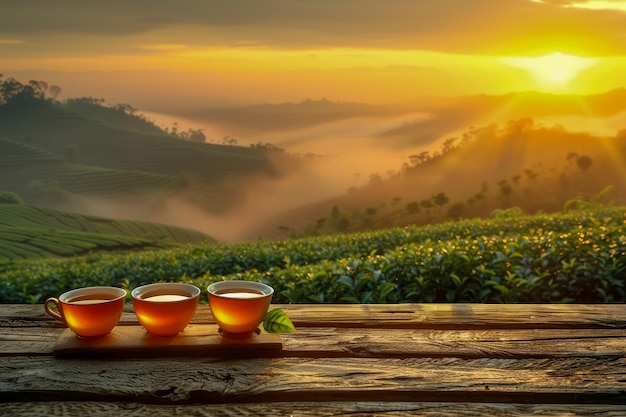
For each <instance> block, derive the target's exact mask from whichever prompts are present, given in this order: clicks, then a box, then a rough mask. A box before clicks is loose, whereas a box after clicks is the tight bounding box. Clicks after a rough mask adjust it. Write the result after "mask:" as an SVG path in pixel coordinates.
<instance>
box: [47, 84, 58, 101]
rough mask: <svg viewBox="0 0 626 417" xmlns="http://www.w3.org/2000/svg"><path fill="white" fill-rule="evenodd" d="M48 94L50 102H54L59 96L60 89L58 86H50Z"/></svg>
mask: <svg viewBox="0 0 626 417" xmlns="http://www.w3.org/2000/svg"><path fill="white" fill-rule="evenodd" d="M48 94H49V95H50V98H51V99H52V100H56V99H57V97H58V96H59V94H61V87H59V86H58V85H51V86H50V88H49V89H48Z"/></svg>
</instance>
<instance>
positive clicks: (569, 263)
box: [0, 207, 626, 303]
mask: <svg viewBox="0 0 626 417" xmlns="http://www.w3.org/2000/svg"><path fill="white" fill-rule="evenodd" d="M625 265H626V207H613V208H597V209H594V210H585V211H576V212H567V213H559V214H551V215H547V214H541V215H535V216H518V217H513V218H511V217H505V218H500V217H494V218H492V219H488V220H482V219H473V220H460V221H456V222H449V223H445V224H438V225H431V226H426V227H416V226H414V227H405V228H395V229H388V230H382V231H376V232H366V233H354V234H339V235H332V236H325V237H315V238H303V239H293V240H285V241H261V242H255V243H246V244H236V245H226V244H203V245H197V246H192V245H186V246H180V247H176V248H172V249H165V250H153V251H144V252H135V253H123V254H91V255H87V256H82V257H75V258H66V259H48V260H24V261H9V262H3V263H0V285H1V287H0V302H3V303H23V302H31V303H41V302H43V301H44V300H45V299H46V298H47V297H49V296H53V295H58V294H60V293H61V292H63V291H66V290H68V289H71V288H75V287H79V286H86V285H114V286H122V287H126V288H129V289H132V288H134V287H136V286H139V285H143V284H146V283H151V282H158V281H181V282H190V283H194V284H196V285H198V286H199V287H200V288H201V289H203V290H205V288H206V286H207V285H208V284H209V283H211V282H214V281H217V280H223V279H245V280H253V281H262V282H265V283H267V284H269V285H271V286H273V287H274V289H275V290H276V293H275V296H274V299H273V301H274V302H275V303H288V302H291V303H311V302H314V303H356V302H358V303H406V302H485V303H526V302H528V303H535V302H542V303H563V302H580V303H613V302H625V301H626V292H625V291H626V290H625V288H624V280H625V279H626V266H625Z"/></svg>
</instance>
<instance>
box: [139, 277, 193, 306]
mask: <svg viewBox="0 0 626 417" xmlns="http://www.w3.org/2000/svg"><path fill="white" fill-rule="evenodd" d="M156 288H160V289H168V288H169V289H181V288H183V289H186V290H188V291H189V294H190V296H189V298H187V299H184V300H178V301H167V302H168V303H182V302H186V301H188V300H193V299H195V298H198V297H200V293H201V291H200V288H198V287H196V286H195V285H193V284H185V283H183V282H155V283H152V284H146V285H141V286H139V287H137V288H135V289H134V290H132V291H131V293H130V295H131V297H132V299H133V300H138V301H146V300H145V299H143V298H141V297H140V295H141V294H142V293H144V292H146V291H149V290H151V289H156Z"/></svg>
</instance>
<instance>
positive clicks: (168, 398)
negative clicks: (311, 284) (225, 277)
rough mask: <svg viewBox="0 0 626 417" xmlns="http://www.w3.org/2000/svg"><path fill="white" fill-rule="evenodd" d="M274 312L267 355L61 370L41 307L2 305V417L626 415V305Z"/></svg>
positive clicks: (119, 361) (130, 318) (137, 360)
mask: <svg viewBox="0 0 626 417" xmlns="http://www.w3.org/2000/svg"><path fill="white" fill-rule="evenodd" d="M127 307H129V306H127ZM273 307H280V308H282V309H283V310H285V311H286V312H287V313H288V315H289V316H290V317H291V318H292V321H293V322H294V324H295V325H296V327H297V328H298V331H297V332H296V333H293V334H286V335H282V336H281V340H282V343H283V346H282V350H278V351H275V352H274V353H273V354H271V355H260V357H258V355H257V353H260V352H255V351H251V352H249V355H248V356H236V357H224V356H216V357H206V356H202V355H195V356H182V357H181V356H180V355H179V356H177V355H169V356H166V357H151V356H150V355H143V354H137V355H136V357H134V358H129V357H99V358H73V357H70V358H63V357H56V356H54V355H53V354H52V352H53V347H54V346H55V342H56V341H57V339H58V338H59V336H60V335H61V333H62V332H63V331H64V328H63V327H62V325H60V323H58V322H56V321H54V320H53V319H52V318H49V317H48V316H47V315H46V314H45V312H44V309H43V307H42V306H41V305H35V306H30V305H0V323H1V328H0V415H2V416H21V415H24V416H26V415H32V416H59V415H68V416H96V415H111V416H116V417H117V416H131V415H132V416H151V417H157V416H174V415H176V416H178V415H181V416H183V415H184V416H209V415H211V416H213V415H215V416H241V415H254V416H331V415H332V416H336V415H351V416H354V415H358V416H366V415H367V416H370V415H384V416H400V415H408V414H414V415H422V416H459V415H461V416H463V415H467V416H503V415H507V416H509V415H513V416H522V415H523V416H529V415H533V416H563V415H567V416H594V417H597V416H626V306H625V305H483V304H412V305H406V304H405V305H288V306H282V305H281V306H273ZM211 320H212V319H211V316H210V311H209V309H208V307H207V306H206V305H204V306H200V308H199V310H198V312H197V314H196V317H195V319H194V324H196V325H202V324H201V323H205V324H206V323H210V322H211ZM136 325H137V321H136V318H135V315H134V313H132V311H130V310H128V311H127V312H126V313H124V316H123V317H122V320H121V322H120V326H136ZM192 326H193V325H192ZM146 353H148V352H146Z"/></svg>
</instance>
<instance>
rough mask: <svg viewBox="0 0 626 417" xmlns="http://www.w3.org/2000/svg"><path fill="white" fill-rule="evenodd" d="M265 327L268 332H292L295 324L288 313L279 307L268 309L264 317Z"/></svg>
mask: <svg viewBox="0 0 626 417" xmlns="http://www.w3.org/2000/svg"><path fill="white" fill-rule="evenodd" d="M263 328H264V329H265V331H266V332H268V333H292V332H295V331H296V328H295V326H294V325H293V323H292V322H291V319H289V317H288V316H287V314H286V313H285V312H284V311H283V310H281V309H278V308H275V309H273V310H271V311H268V312H267V314H266V315H265V318H264V319H263Z"/></svg>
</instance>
